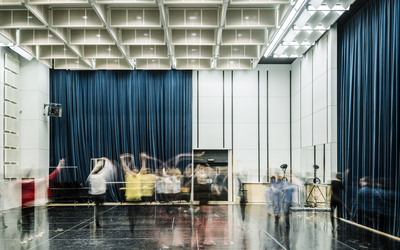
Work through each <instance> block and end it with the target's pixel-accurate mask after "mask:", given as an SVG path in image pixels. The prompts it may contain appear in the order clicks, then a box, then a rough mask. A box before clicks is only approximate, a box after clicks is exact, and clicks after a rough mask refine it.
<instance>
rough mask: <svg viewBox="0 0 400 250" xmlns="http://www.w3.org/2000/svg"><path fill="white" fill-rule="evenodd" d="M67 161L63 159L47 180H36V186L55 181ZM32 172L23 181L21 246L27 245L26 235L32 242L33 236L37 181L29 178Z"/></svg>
mask: <svg viewBox="0 0 400 250" xmlns="http://www.w3.org/2000/svg"><path fill="white" fill-rule="evenodd" d="M64 164H65V160H64V159H61V160H60V162H59V163H58V166H57V168H56V169H55V170H54V171H53V173H51V174H50V175H49V176H48V177H47V178H41V179H36V186H39V185H43V184H46V183H47V180H51V179H53V178H54V177H55V176H56V175H57V173H58V172H59V171H60V168H61V167H62V166H64ZM29 177H30V171H29V173H28V174H27V178H25V179H23V180H22V181H21V183H20V184H21V218H22V232H21V244H26V243H27V241H26V240H24V239H25V235H28V240H32V239H33V237H32V235H31V231H30V228H31V224H32V221H34V220H35V216H34V215H35V206H34V205H35V179H34V178H29Z"/></svg>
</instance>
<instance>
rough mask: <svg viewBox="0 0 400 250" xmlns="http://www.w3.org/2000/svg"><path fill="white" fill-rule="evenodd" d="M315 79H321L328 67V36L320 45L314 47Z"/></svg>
mask: <svg viewBox="0 0 400 250" xmlns="http://www.w3.org/2000/svg"><path fill="white" fill-rule="evenodd" d="M313 57H314V58H313V63H312V67H313V71H312V75H313V79H314V80H315V79H317V78H319V77H320V76H321V75H322V74H324V73H326V69H327V67H328V64H327V61H328V58H327V57H328V39H327V36H323V37H322V38H321V39H320V40H319V41H318V43H316V44H315V46H314V52H313Z"/></svg>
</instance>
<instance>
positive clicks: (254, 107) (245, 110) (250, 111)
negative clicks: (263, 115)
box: [233, 96, 258, 123]
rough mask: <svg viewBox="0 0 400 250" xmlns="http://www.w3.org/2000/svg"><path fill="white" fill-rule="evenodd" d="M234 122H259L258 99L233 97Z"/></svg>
mask: <svg viewBox="0 0 400 250" xmlns="http://www.w3.org/2000/svg"><path fill="white" fill-rule="evenodd" d="M233 122H237V123H238V122H243V123H257V122H258V100H257V97H241V96H234V97H233Z"/></svg>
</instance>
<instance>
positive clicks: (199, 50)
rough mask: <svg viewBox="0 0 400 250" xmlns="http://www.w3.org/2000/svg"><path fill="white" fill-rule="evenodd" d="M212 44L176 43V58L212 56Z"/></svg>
mask: <svg viewBox="0 0 400 250" xmlns="http://www.w3.org/2000/svg"><path fill="white" fill-rule="evenodd" d="M213 51H214V46H200V45H176V46H175V57H176V58H213Z"/></svg>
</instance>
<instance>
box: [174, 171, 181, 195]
mask: <svg viewBox="0 0 400 250" xmlns="http://www.w3.org/2000/svg"><path fill="white" fill-rule="evenodd" d="M172 173H173V176H172V195H173V200H175V201H180V200H181V196H180V194H181V186H182V184H181V171H180V170H179V169H178V168H175V169H173V171H172Z"/></svg>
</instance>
